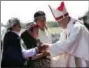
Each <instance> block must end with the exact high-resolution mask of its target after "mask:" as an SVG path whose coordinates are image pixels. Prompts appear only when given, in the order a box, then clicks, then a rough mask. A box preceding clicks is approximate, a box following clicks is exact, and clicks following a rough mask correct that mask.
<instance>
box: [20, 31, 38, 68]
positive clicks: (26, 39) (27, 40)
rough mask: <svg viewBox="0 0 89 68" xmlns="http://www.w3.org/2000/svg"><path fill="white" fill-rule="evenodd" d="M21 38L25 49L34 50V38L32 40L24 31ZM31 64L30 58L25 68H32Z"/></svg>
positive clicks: (35, 41)
mask: <svg viewBox="0 0 89 68" xmlns="http://www.w3.org/2000/svg"><path fill="white" fill-rule="evenodd" d="M21 38H22V40H23V41H24V44H25V45H26V48H27V49H31V48H34V47H36V46H37V45H36V44H37V40H36V39H35V38H33V37H32V36H31V35H30V34H29V33H28V31H27V30H26V31H24V32H23V33H22V34H21ZM33 63H34V61H32V60H31V57H30V58H29V60H28V62H27V66H28V67H31V68H32V67H33Z"/></svg>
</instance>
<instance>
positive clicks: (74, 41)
mask: <svg viewBox="0 0 89 68" xmlns="http://www.w3.org/2000/svg"><path fill="white" fill-rule="evenodd" d="M80 35H81V26H77V25H76V26H74V27H73V28H72V30H71V32H70V36H69V37H67V39H66V40H59V41H58V42H56V43H54V44H49V45H50V46H49V48H48V50H49V51H50V53H51V55H52V56H57V55H58V54H60V53H64V52H70V50H71V49H72V48H73V46H75V47H76V46H78V41H79V40H78V39H79V38H80Z"/></svg>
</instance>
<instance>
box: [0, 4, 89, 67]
mask: <svg viewBox="0 0 89 68" xmlns="http://www.w3.org/2000/svg"><path fill="white" fill-rule="evenodd" d="M49 8H50V10H51V12H52V14H53V16H54V18H55V20H56V21H57V22H58V24H59V26H60V27H61V28H62V29H63V32H61V34H60V35H61V36H60V40H58V41H57V42H55V43H52V37H51V35H50V33H49V31H48V27H47V26H46V14H45V13H44V12H43V11H37V12H36V13H35V14H34V21H33V22H30V23H29V25H28V26H27V29H26V30H25V31H23V32H22V33H20V31H21V22H20V20H19V19H18V18H11V19H9V20H8V23H7V26H8V27H7V31H6V33H5V36H4V38H3V40H2V61H1V68H4V67H16V68H19V67H25V68H50V67H89V27H86V26H85V25H84V24H82V23H81V22H80V21H79V20H75V19H73V18H71V16H69V13H68V12H67V10H66V8H65V5H64V2H61V5H60V6H58V8H57V9H53V8H52V7H51V6H49ZM85 23H87V22H85ZM87 26H89V24H87Z"/></svg>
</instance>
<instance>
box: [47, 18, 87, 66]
mask: <svg viewBox="0 0 89 68" xmlns="http://www.w3.org/2000/svg"><path fill="white" fill-rule="evenodd" d="M74 21H75V20H74V19H71V20H70V22H69V24H68V25H67V28H66V29H65V31H64V32H65V33H63V35H65V34H66V35H67V38H66V39H65V38H64V39H62V40H59V41H58V42H56V43H54V44H50V47H49V48H48V49H49V51H50V53H51V56H54V57H56V58H54V60H55V62H56V63H55V62H54V66H55V64H56V65H58V64H59V66H60V67H75V64H74V57H78V58H80V59H81V60H84V61H86V60H87V61H89V32H88V30H87V29H86V28H85V26H84V25H82V24H81V23H80V22H79V21H76V22H75V24H73V22H74ZM62 38H63V37H62ZM60 54H61V55H62V56H61V57H60ZM63 57H64V58H63ZM62 58H63V60H62ZM58 60H59V61H58ZM60 61H64V62H63V65H61V64H60ZM73 64H74V65H73ZM59 66H56V67H59Z"/></svg>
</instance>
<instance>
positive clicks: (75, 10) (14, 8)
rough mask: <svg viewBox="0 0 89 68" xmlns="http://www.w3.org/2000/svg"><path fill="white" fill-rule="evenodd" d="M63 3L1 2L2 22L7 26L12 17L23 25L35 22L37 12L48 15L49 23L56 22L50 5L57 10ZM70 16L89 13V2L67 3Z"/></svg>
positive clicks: (74, 16) (76, 16)
mask: <svg viewBox="0 0 89 68" xmlns="http://www.w3.org/2000/svg"><path fill="white" fill-rule="evenodd" d="M60 2H61V1H1V22H2V23H3V24H6V23H7V21H8V19H10V18H11V17H17V18H19V19H20V20H21V22H23V23H27V22H29V21H33V15H34V13H35V12H36V11H39V10H42V11H44V12H45V13H46V17H47V21H55V19H54V17H53V16H52V13H51V11H50V9H49V7H48V4H49V5H51V6H52V7H53V8H57V6H58V5H60ZM65 6H66V8H67V11H68V12H69V14H70V16H72V17H73V18H76V19H77V18H78V17H80V16H83V15H84V14H85V12H87V11H88V8H89V7H88V1H65Z"/></svg>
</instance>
